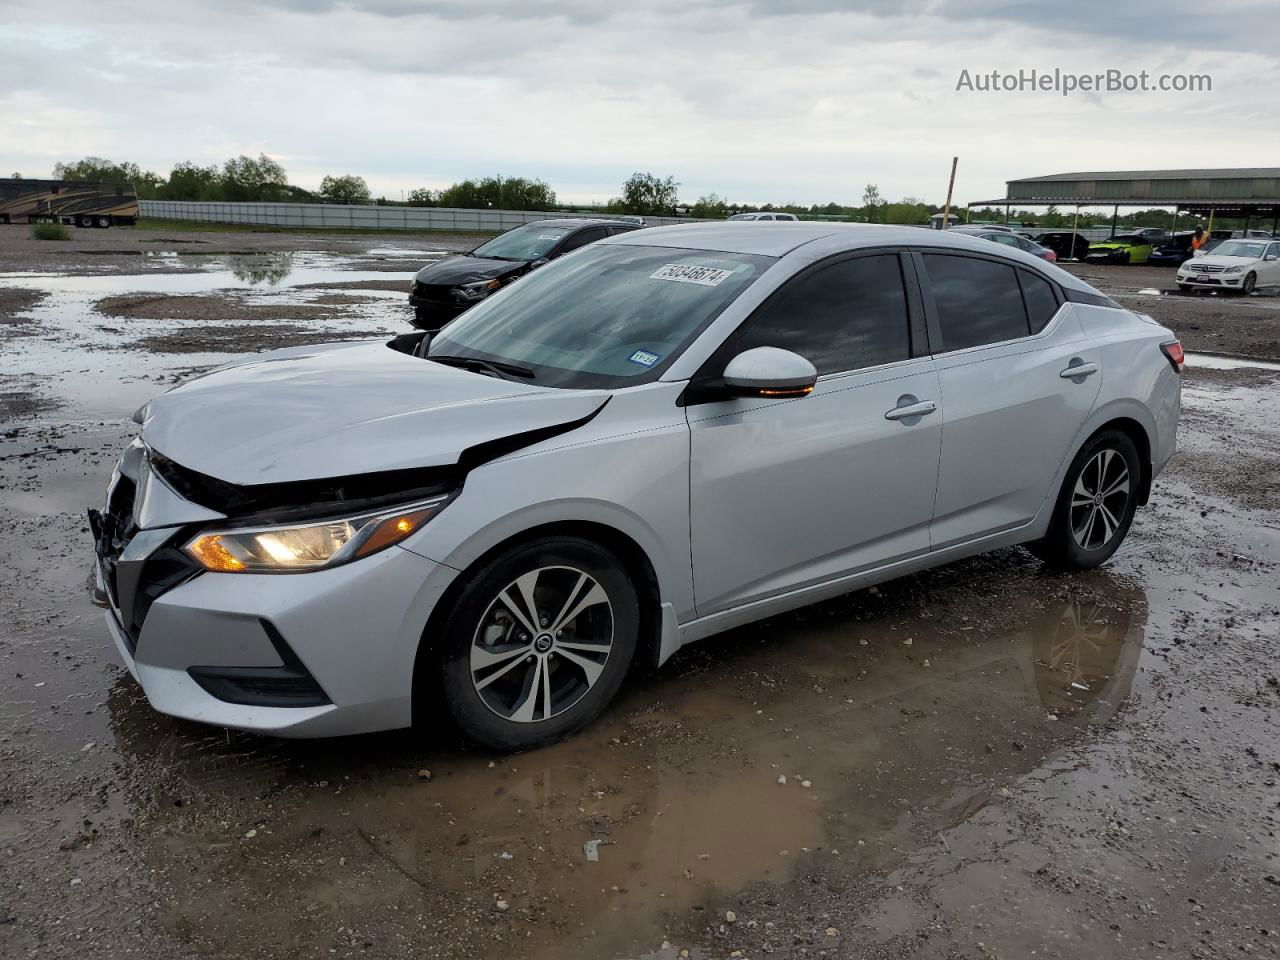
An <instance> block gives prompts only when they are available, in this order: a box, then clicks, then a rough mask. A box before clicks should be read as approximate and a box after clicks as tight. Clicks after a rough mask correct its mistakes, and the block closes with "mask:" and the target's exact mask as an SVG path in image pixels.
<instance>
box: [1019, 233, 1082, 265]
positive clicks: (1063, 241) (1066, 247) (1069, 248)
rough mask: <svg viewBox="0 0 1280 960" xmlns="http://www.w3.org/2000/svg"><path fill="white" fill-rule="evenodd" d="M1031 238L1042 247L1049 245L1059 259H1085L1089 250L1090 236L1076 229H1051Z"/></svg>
mask: <svg viewBox="0 0 1280 960" xmlns="http://www.w3.org/2000/svg"><path fill="white" fill-rule="evenodd" d="M1031 239H1032V240H1034V241H1035V242H1036V243H1038V244H1040V246H1042V247H1048V248H1049V249H1050V250H1052V251H1053V252H1054V253H1055V254H1056V255H1057V257H1058V259H1059V260H1083V259H1084V255H1085V254H1086V253H1087V252H1088V250H1089V238H1088V237H1086V236H1085V235H1084V234H1082V233H1078V232H1076V231H1075V230H1050V231H1049V232H1047V233H1038V234H1036V235H1035V236H1034V237H1032V238H1031Z"/></svg>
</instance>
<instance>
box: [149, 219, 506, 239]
mask: <svg viewBox="0 0 1280 960" xmlns="http://www.w3.org/2000/svg"><path fill="white" fill-rule="evenodd" d="M136 229H139V230H180V231H182V232H183V233H295V234H311V235H313V236H317V237H334V236H344V235H348V234H350V235H352V236H377V237H386V236H400V235H401V234H404V235H405V236H407V237H496V236H497V235H498V234H497V232H496V231H492V230H469V231H461V230H460V231H453V230H396V229H392V228H390V227H388V228H386V229H382V230H375V229H372V228H369V227H275V226H270V225H268V224H263V223H209V222H208V221H205V220H161V219H157V218H151V217H140V218H139V219H138V222H137V224H136Z"/></svg>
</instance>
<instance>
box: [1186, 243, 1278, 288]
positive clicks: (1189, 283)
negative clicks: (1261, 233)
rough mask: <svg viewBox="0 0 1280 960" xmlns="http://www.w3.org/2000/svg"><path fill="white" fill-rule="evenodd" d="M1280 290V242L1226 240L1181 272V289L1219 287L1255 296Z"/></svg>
mask: <svg viewBox="0 0 1280 960" xmlns="http://www.w3.org/2000/svg"><path fill="white" fill-rule="evenodd" d="M1272 286H1280V240H1224V241H1223V242H1222V243H1220V244H1218V245H1217V246H1216V247H1214V249H1213V252H1212V253H1207V254H1205V255H1204V256H1202V257H1196V258H1194V259H1192V260H1188V261H1187V262H1186V263H1184V264H1183V265H1182V266H1180V267H1179V268H1178V289H1180V290H1182V291H1183V292H1184V293H1185V292H1186V291H1188V290H1191V289H1192V288H1193V287H1216V288H1218V289H1220V290H1238V291H1239V292H1241V293H1245V294H1248V293H1253V291H1254V290H1255V289H1256V288H1258V287H1272Z"/></svg>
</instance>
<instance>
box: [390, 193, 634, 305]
mask: <svg viewBox="0 0 1280 960" xmlns="http://www.w3.org/2000/svg"><path fill="white" fill-rule="evenodd" d="M640 226H641V223H636V222H634V220H633V219H628V220H593V219H589V218H585V217H565V218H560V219H555V220H535V221H534V222H533V223H526V224H524V225H523V226H520V227H515V228H514V229H512V230H508V231H507V232H506V233H503V234H500V235H498V236H496V237H494V238H493V239H492V240H486V241H485V242H484V243H482V244H480V246H478V247H476V248H475V249H474V250H472V251H470V252H469V253H464V254H461V255H460V256H456V257H447V258H445V259H444V260H438V261H436V262H435V263H429V264H427V265H426V266H425V267H423V268H422V269H421V270H419V271H418V273H417V276H415V277H414V278H413V287H412V288H411V289H410V291H409V305H410V306H411V307H413V325H414V326H415V327H418V328H419V329H421V330H439V329H440V328H441V327H443V326H444V325H445V324H447V323H450V322H451V321H452V320H453V319H454V318H455V317H457V316H458V314H460V313H462V312H463V311H464V310H466V309H467V308H469V307H471V306H473V305H475V304H477V303H479V302H480V301H481V300H483V299H485V297H487V296H489V295H490V294H492V293H493V292H494V291H495V290H500V289H501V288H502V287H504V286H506V285H507V284H508V283H511V282H512V281H513V280H517V279H519V278H520V277H523V276H524V275H525V274H526V273H528V272H529V271H530V270H533V269H536V268H537V267H540V266H542V265H543V264H544V263H547V262H548V261H551V260H554V259H556V257H560V256H563V255H564V254H566V253H568V252H570V251H571V250H577V249H578V248H579V247H585V246H586V245H587V244H588V243H594V242H595V241H597V240H603V239H604V238H605V237H611V236H616V235H617V234H619V233H627V232H629V231H631V230H638V229H640Z"/></svg>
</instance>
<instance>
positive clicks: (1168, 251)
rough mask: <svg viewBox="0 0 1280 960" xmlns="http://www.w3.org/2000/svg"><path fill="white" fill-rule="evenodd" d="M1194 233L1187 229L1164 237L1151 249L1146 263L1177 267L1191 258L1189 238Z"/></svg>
mask: <svg viewBox="0 0 1280 960" xmlns="http://www.w3.org/2000/svg"><path fill="white" fill-rule="evenodd" d="M1194 236H1195V234H1194V233H1193V232H1192V231H1190V230H1187V231H1185V232H1184V233H1175V234H1171V235H1170V236H1168V237H1166V238H1165V240H1164V243H1162V244H1160V245H1159V246H1158V247H1156V248H1155V249H1154V250H1152V251H1151V256H1149V257H1148V258H1147V263H1149V264H1151V265H1152V266H1153V267H1177V266H1181V265H1182V264H1184V263H1186V262H1187V261H1188V260H1190V259H1191V254H1192V249H1191V240H1192V238H1193V237H1194Z"/></svg>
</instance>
